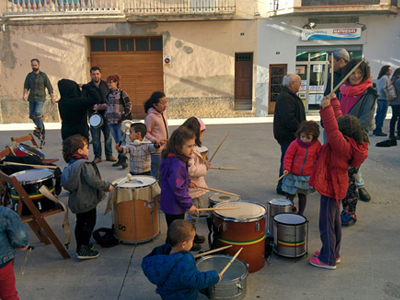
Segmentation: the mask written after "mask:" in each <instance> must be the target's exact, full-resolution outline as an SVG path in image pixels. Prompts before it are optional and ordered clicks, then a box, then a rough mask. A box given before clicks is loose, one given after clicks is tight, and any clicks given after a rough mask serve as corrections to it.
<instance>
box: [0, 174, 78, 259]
mask: <svg viewBox="0 0 400 300" xmlns="http://www.w3.org/2000/svg"><path fill="white" fill-rule="evenodd" d="M0 178H1V179H2V180H4V181H5V182H6V183H8V184H10V185H12V186H13V187H14V189H15V190H16V192H17V193H18V195H19V196H20V199H19V203H18V215H19V216H20V218H21V221H22V223H28V225H29V226H30V227H31V229H32V231H33V232H34V233H35V235H36V236H37V238H38V239H39V241H40V242H42V243H44V244H45V245H49V244H51V243H53V245H54V246H55V247H56V248H57V250H58V252H60V254H61V256H62V257H63V258H64V259H67V258H71V257H70V256H69V254H68V252H67V251H66V250H65V248H64V246H63V245H62V244H61V242H60V240H59V239H58V238H57V236H56V235H55V233H54V232H53V230H52V229H51V227H50V225H49V224H48V223H47V222H46V220H45V219H44V218H45V217H47V216H51V215H54V214H57V213H61V212H64V210H63V209H62V208H56V209H54V210H50V211H46V212H43V213H41V212H40V211H39V210H38V209H37V207H36V206H35V205H34V204H33V202H32V199H31V198H30V197H29V196H28V194H27V192H26V191H25V189H24V188H23V187H22V185H21V184H20V183H19V181H18V180H17V178H15V176H8V175H6V174H4V173H3V172H1V171H0ZM23 205H26V206H27V207H28V209H29V210H30V212H31V213H32V215H29V216H25V215H22V206H23Z"/></svg>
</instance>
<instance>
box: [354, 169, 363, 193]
mask: <svg viewBox="0 0 400 300" xmlns="http://www.w3.org/2000/svg"><path fill="white" fill-rule="evenodd" d="M364 185H365V182H364V179H363V178H362V173H361V167H360V168H358V172H357V177H356V186H357V188H358V189H361V188H362V187H364Z"/></svg>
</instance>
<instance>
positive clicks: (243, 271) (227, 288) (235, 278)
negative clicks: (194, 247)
mask: <svg viewBox="0 0 400 300" xmlns="http://www.w3.org/2000/svg"><path fill="white" fill-rule="evenodd" d="M231 259H232V256H229V255H221V254H217V255H210V256H205V257H203V258H201V259H199V261H198V262H197V263H196V265H197V269H198V270H199V271H200V272H207V271H211V270H215V271H217V272H218V273H220V272H221V271H222V270H223V268H224V267H225V266H226V265H227V264H228V263H229V262H230V260H231ZM248 274H249V273H248V272H247V267H246V265H245V264H244V262H243V261H241V260H240V259H235V260H234V261H233V262H232V264H231V266H230V267H229V268H228V270H226V272H225V273H224V277H223V278H222V280H221V281H220V282H218V283H217V284H216V285H214V286H213V287H209V288H208V289H207V295H208V297H211V298H210V299H235V300H240V299H243V298H244V297H245V296H246V286H247V284H246V281H247V276H248Z"/></svg>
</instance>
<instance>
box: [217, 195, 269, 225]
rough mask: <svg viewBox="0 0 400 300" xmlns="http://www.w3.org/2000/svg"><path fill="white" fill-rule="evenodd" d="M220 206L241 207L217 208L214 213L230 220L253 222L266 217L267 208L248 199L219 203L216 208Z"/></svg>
mask: <svg viewBox="0 0 400 300" xmlns="http://www.w3.org/2000/svg"><path fill="white" fill-rule="evenodd" d="M219 207H239V208H238V209H232V210H215V211H214V214H215V215H217V216H219V217H221V218H223V219H225V220H229V221H234V222H253V221H257V220H259V219H261V218H262V217H264V215H265V213H266V211H267V210H266V209H265V207H264V206H263V205H261V204H259V203H257V202H253V201H248V200H242V201H231V202H223V203H218V204H217V205H216V206H214V208H219Z"/></svg>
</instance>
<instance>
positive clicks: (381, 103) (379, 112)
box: [373, 99, 388, 133]
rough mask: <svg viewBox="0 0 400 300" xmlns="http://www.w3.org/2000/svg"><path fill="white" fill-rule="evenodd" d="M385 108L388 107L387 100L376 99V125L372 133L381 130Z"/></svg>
mask: <svg viewBox="0 0 400 300" xmlns="http://www.w3.org/2000/svg"><path fill="white" fill-rule="evenodd" d="M387 109H388V102H387V100H382V99H378V107H377V109H376V115H375V124H376V127H375V130H374V131H373V133H381V132H382V127H383V121H385V118H386V113H387Z"/></svg>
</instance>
